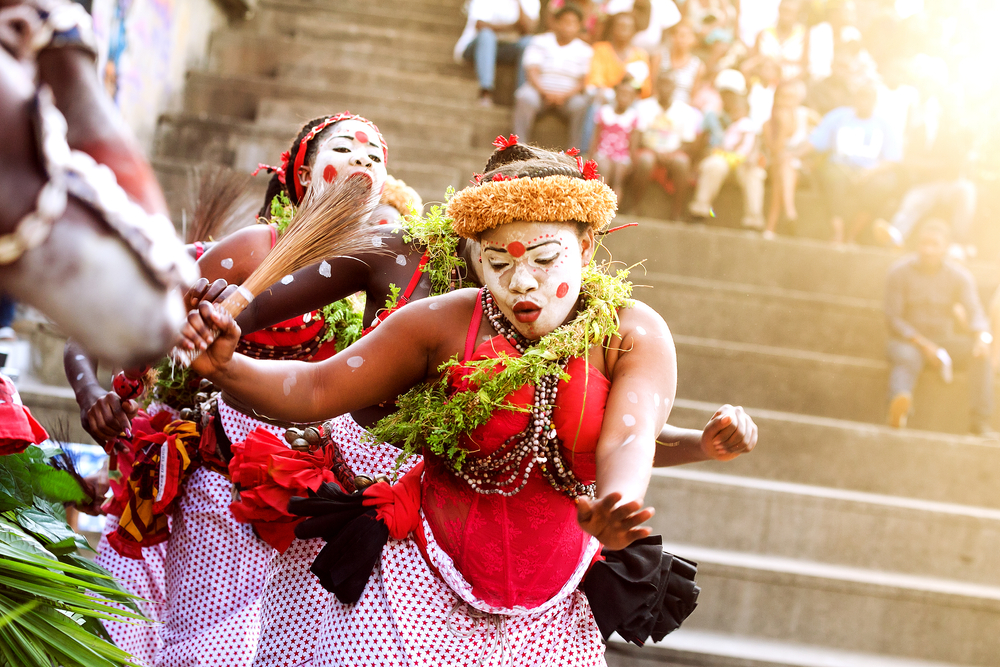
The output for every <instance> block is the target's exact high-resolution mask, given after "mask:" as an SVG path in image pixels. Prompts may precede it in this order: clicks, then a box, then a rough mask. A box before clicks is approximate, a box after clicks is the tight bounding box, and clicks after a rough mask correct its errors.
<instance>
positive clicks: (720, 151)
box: [689, 70, 767, 229]
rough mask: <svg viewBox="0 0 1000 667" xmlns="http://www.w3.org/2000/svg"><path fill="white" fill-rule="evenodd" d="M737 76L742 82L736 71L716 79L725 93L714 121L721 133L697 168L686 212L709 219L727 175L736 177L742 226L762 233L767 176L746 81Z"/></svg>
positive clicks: (720, 73) (724, 71)
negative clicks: (740, 189) (749, 103)
mask: <svg viewBox="0 0 1000 667" xmlns="http://www.w3.org/2000/svg"><path fill="white" fill-rule="evenodd" d="M737 76H739V79H742V75H740V73H739V72H736V71H735V70H723V71H722V72H719V75H718V76H716V79H715V80H716V83H715V85H716V87H717V88H720V89H724V90H723V91H722V92H723V93H725V94H723V96H722V101H723V114H722V116H721V117H720V118H719V119H718V120H717V121H716V123H717V124H718V126H719V127H720V128H721V129H722V133H721V135H720V136H719V137H718V144H714V145H713V150H712V152H711V154H709V155H708V157H706V158H705V159H704V160H702V161H701V164H700V165H698V185H697V186H696V187H695V191H694V199H693V200H692V201H691V206H690V207H689V210H690V211H691V215H692V216H694V217H695V218H707V217H710V216H711V215H712V201H713V200H714V199H715V197H716V195H718V194H719V190H721V189H722V185H723V183H725V181H726V178H727V177H728V176H729V174H730V173H735V174H736V178H737V179H738V180H739V182H740V186H741V187H742V188H743V226H744V227H750V228H754V229H763V228H764V181H765V179H766V177H767V173H766V172H765V171H764V168H763V167H762V166H761V165H760V163H759V160H758V158H759V153H758V141H757V138H758V135H759V134H760V126H758V125H757V124H756V123H754V122H753V120H751V118H750V115H749V110H750V109H749V105H748V104H747V98H746V81H745V80H744V81H742V82H740V81H739V79H737ZM720 79H721V81H720ZM730 79H732V81H731V82H730ZM740 83H741V84H742V85H740Z"/></svg>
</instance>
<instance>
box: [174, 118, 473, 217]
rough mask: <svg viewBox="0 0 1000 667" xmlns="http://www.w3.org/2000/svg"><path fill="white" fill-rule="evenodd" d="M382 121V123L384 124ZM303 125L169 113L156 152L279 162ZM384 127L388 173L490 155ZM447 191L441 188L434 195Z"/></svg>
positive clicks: (241, 163)
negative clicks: (400, 166)
mask: <svg viewBox="0 0 1000 667" xmlns="http://www.w3.org/2000/svg"><path fill="white" fill-rule="evenodd" d="M379 126H380V129H382V125H381V124H379ZM299 128H300V125H299V124H298V123H294V124H287V123H283V124H278V123H268V124H266V125H262V124H259V123H251V122H248V121H240V120H233V119H227V118H220V119H212V118H205V117H202V116H193V115H186V114H176V115H166V116H162V117H161V118H160V124H159V126H158V128H157V151H156V152H157V154H158V155H160V156H162V157H164V158H169V159H185V160H193V161H214V162H223V163H225V164H228V165H229V166H232V167H233V168H235V169H240V170H243V171H252V170H253V169H255V168H256V166H257V165H258V164H259V163H261V162H263V163H268V164H273V163H275V162H277V156H279V155H280V154H281V153H282V151H285V150H287V149H288V146H289V143H290V141H291V138H292V137H295V136H296V135H297V134H298V131H299ZM382 132H383V135H384V136H385V139H386V141H387V142H388V144H389V162H388V166H389V172H390V173H394V172H395V169H396V166H397V164H408V163H421V162H424V163H425V164H427V165H428V166H431V165H440V166H441V167H442V168H444V169H450V170H461V171H464V172H467V173H469V174H470V175H471V174H472V173H474V172H475V170H476V169H477V168H478V169H482V166H483V165H484V164H485V163H486V160H487V159H488V158H489V155H490V151H488V150H485V149H480V150H478V151H477V150H473V149H468V148H464V149H459V148H457V147H450V146H447V145H445V146H442V145H440V144H438V145H436V146H434V142H430V141H422V140H421V138H420V137H419V136H418V137H416V138H413V135H411V134H408V133H405V128H404V127H401V126H399V125H397V124H395V123H392V124H390V125H389V126H388V129H383V130H382ZM432 155H433V161H431V159H430V157H431V156H432ZM466 180H468V179H466ZM443 194H444V190H441V191H440V192H439V193H437V194H436V198H438V199H439V198H440V197H441V196H443Z"/></svg>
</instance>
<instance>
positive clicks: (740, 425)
mask: <svg viewBox="0 0 1000 667" xmlns="http://www.w3.org/2000/svg"><path fill="white" fill-rule="evenodd" d="M656 445H657V447H656V455H655V457H654V458H653V467H654V468H669V467H671V466H679V465H684V464H685V463H697V462H698V461H709V460H716V461H731V460H733V459H735V458H736V457H737V456H739V455H740V454H748V453H750V452H751V451H753V448H754V447H756V446H757V424H755V423H754V421H753V419H751V418H750V415H748V414H747V413H746V412H745V411H744V410H743V408H742V407H740V406H735V407H734V406H732V405H723V406H722V407H721V408H719V409H718V410H717V411H716V413H715V414H714V415H713V416H712V419H711V420H709V422H708V424H707V425H706V426H705V428H704V429H703V430H697V429H692V428H680V427H677V426H671V425H670V424H664V426H663V429H662V430H661V431H660V435H659V436H657V438H656Z"/></svg>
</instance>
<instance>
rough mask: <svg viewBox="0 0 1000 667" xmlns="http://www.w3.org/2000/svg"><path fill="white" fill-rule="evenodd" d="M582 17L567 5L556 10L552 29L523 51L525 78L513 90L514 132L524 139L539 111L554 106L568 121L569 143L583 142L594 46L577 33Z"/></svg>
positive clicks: (532, 41) (577, 144) (526, 138)
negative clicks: (587, 82)
mask: <svg viewBox="0 0 1000 667" xmlns="http://www.w3.org/2000/svg"><path fill="white" fill-rule="evenodd" d="M581 21H582V14H581V13H580V10H579V9H577V8H576V7H575V6H573V5H566V6H565V7H563V8H562V9H560V10H558V11H557V12H556V14H555V17H554V26H555V31H554V32H547V33H544V34H541V35H536V36H535V37H533V38H532V40H531V42H530V43H529V44H528V47H527V48H526V49H525V51H524V70H525V75H526V77H527V82H526V83H524V84H522V85H521V86H520V87H519V88H518V89H517V91H516V92H515V93H514V133H515V134H517V135H518V136H519V137H521V139H522V140H523V141H525V142H529V141H531V131H532V129H533V128H534V125H535V118H536V117H537V116H538V113H539V112H540V111H542V110H543V109H554V110H556V111H557V112H558V113H560V114H562V115H563V116H564V117H565V118H566V119H567V120H568V121H569V145H570V146H579V145H580V144H581V143H582V133H583V121H584V117H585V116H586V114H587V108H588V107H589V106H590V98H589V97H588V96H587V95H586V94H585V92H584V84H585V82H586V78H587V74H588V73H589V72H590V61H591V58H592V57H593V54H594V49H593V48H592V47H591V46H590V45H589V44H587V43H586V42H584V41H583V40H581V39H580V38H579V37H578V35H579V34H580V25H581Z"/></svg>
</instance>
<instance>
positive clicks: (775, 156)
mask: <svg viewBox="0 0 1000 667" xmlns="http://www.w3.org/2000/svg"><path fill="white" fill-rule="evenodd" d="M805 97H806V84H805V83H804V82H803V81H802V80H800V79H796V80H795V81H789V82H788V83H783V84H782V85H781V86H780V87H779V88H778V90H777V91H776V92H775V95H774V107H773V110H772V112H771V118H770V120H768V121H767V122H766V123H764V128H763V131H762V136H763V138H764V147H765V149H766V150H767V154H768V158H769V165H770V171H771V188H772V190H771V207H770V209H769V210H768V214H767V228H766V229H765V230H764V238H768V239H773V238H774V237H775V234H776V232H777V229H778V221H779V219H780V218H781V213H782V209H784V213H785V219H786V220H788V221H789V222H790V223H792V225H793V226H794V225H795V223H796V222H798V219H799V214H798V209H797V208H796V206H795V190H796V187H797V186H798V180H799V171H800V170H801V168H802V160H801V159H800V158H798V157H796V155H797V154H798V153H799V152H801V150H802V148H803V147H804V146H805V145H806V144H807V142H808V141H809V133H810V132H811V131H812V128H813V127H815V126H816V125H817V124H818V123H819V121H820V116H819V114H817V113H816V112H815V111H813V110H812V109H810V108H808V107H807V106H805V105H804V104H803V101H804V100H805Z"/></svg>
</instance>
